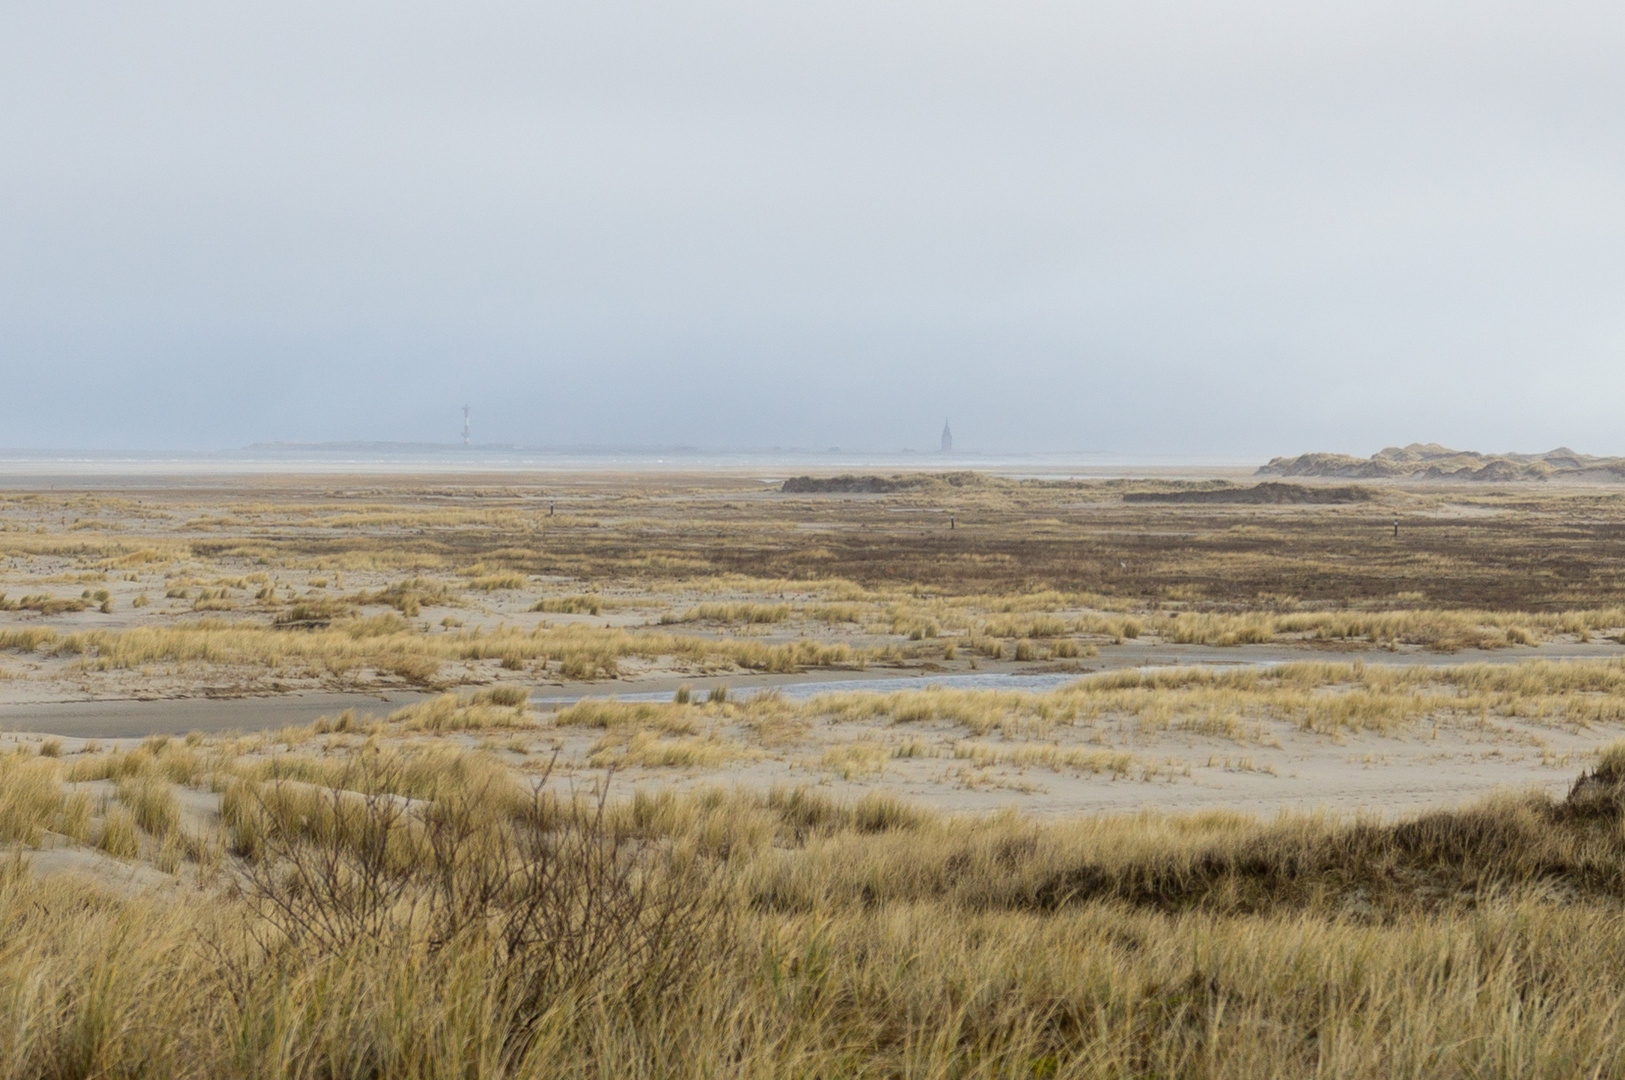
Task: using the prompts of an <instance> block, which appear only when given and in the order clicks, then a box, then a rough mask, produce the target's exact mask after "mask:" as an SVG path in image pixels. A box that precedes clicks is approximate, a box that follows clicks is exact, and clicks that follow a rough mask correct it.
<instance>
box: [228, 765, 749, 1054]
mask: <svg viewBox="0 0 1625 1080" xmlns="http://www.w3.org/2000/svg"><path fill="white" fill-rule="evenodd" d="M402 768H403V766H402V765H401V764H400V763H399V762H398V761H393V760H390V759H388V758H385V757H381V756H378V755H371V756H364V757H363V758H362V759H360V760H358V761H357V762H355V763H353V764H352V765H350V766H347V767H346V768H345V770H344V771H343V772H342V773H341V774H340V775H339V776H337V777H336V778H335V779H334V780H333V782H332V784H331V786H327V785H320V786H319V785H314V784H307V783H300V782H296V781H288V780H274V781H268V782H264V783H261V784H257V785H254V784H243V785H239V786H238V787H237V788H235V789H233V791H232V792H230V793H228V795H229V796H230V797H229V798H228V800H227V802H226V805H224V806H223V810H222V812H223V816H224V817H225V818H226V819H227V821H228V823H229V824H231V825H232V826H233V828H234V831H235V832H236V834H237V845H236V846H237V850H238V851H239V852H242V853H244V854H245V855H248V856H249V861H248V862H247V865H246V869H245V871H244V880H243V891H244V893H245V895H246V897H247V899H248V901H249V903H250V905H251V906H252V907H253V909H254V910H255V911H256V912H257V914H258V915H259V917H260V918H261V919H263V920H264V923H265V924H267V925H269V926H271V927H274V928H275V930H276V931H278V932H279V934H280V935H281V938H282V940H283V941H284V942H285V943H286V944H287V945H289V946H291V947H293V948H295V949H297V950H301V951H303V950H309V951H313V952H315V953H318V954H334V953H340V952H347V951H351V950H354V949H357V948H362V949H397V948H407V949H410V948H426V949H427V950H428V952H429V954H430V955H440V954H443V953H444V954H447V955H457V956H466V955H468V953H467V950H470V949H472V950H475V951H476V952H477V953H478V954H480V955H481V956H483V957H484V958H485V963H486V964H488V965H489V970H491V971H492V972H493V973H494V975H493V977H494V978H495V980H496V986H497V988H498V991H499V993H500V996H501V1000H502V1001H503V1002H504V1003H505V1010H506V1014H507V1016H508V1020H509V1025H510V1030H509V1032H508V1034H507V1036H506V1038H505V1052H506V1053H507V1055H508V1056H509V1058H510V1060H518V1059H519V1058H520V1057H522V1056H523V1055H524V1054H525V1053H526V1052H527V1051H528V1049H529V1046H530V1043H531V1040H532V1038H533V1035H534V1032H535V1030H536V1025H537V1024H538V1022H539V1021H540V1020H541V1019H542V1018H543V1017H544V1016H545V1015H546V1014H547V1013H548V1011H549V1010H550V1009H551V1008H552V1007H553V1006H554V1005H555V1004H556V1003H558V1002H559V1001H561V1000H563V999H565V998H566V997H570V996H574V995H578V994H582V993H590V992H592V991H594V990H603V991H613V992H614V994H615V996H616V998H617V1000H620V1001H623V1002H626V1003H628V1004H630V1005H636V1004H637V1003H646V1004H653V1003H656V1002H659V1001H660V1000H662V999H663V998H665V997H667V996H668V995H670V994H671V993H673V992H675V991H677V990H679V989H680V988H681V987H682V986H684V985H686V984H688V983H690V982H691V981H693V980H695V979H696V978H697V977H698V976H699V975H700V974H701V973H702V972H703V971H704V970H705V969H706V968H707V967H708V966H709V965H712V964H715V963H718V962H720V961H723V960H725V959H726V958H727V957H728V956H729V955H731V952H732V950H733V949H734V948H735V944H734V941H735V937H736V935H735V934H734V932H733V926H734V917H733V914H732V912H733V904H732V900H731V896H732V894H731V892H730V890H729V889H728V888H726V887H725V886H724V885H723V884H722V882H723V876H722V869H721V868H720V867H718V866H716V865H714V864H713V863H711V862H709V861H707V860H705V859H702V858H699V857H696V856H693V855H691V854H684V853H682V852H680V851H679V850H677V849H676V848H675V847H674V846H673V845H671V844H669V843H660V842H654V841H650V840H648V839H640V838H638V837H637V836H635V835H634V834H633V833H631V832H630V831H627V830H624V829H621V828H618V827H616V826H615V825H614V824H613V823H612V821H611V819H610V818H609V816H607V815H606V806H607V786H606V787H605V788H601V789H600V790H599V792H598V794H597V797H596V798H594V799H588V800H585V801H583V800H578V799H571V800H561V799H560V798H558V797H557V796H556V795H554V793H553V792H552V791H550V790H549V789H548V787H547V782H548V776H547V775H546V774H544V776H543V777H542V780H541V782H539V783H538V784H537V786H536V787H535V788H534V789H532V790H531V791H530V793H529V794H528V795H523V796H515V795H514V793H513V791H512V789H511V788H508V787H506V786H502V785H499V784H497V783H496V781H495V780H494V779H492V778H491V777H489V776H487V777H485V778H484V779H478V778H476V779H473V780H468V779H467V778H466V777H465V778H464V779H463V780H462V781H461V782H449V783H447V784H445V785H443V786H442V787H441V789H440V790H438V791H435V792H434V793H433V796H432V797H431V798H428V799H421V800H419V799H406V798H403V797H401V796H399V795H394V794H390V789H398V788H400V787H402V786H403V784H404V782H405V777H404V775H402V772H401V770H402Z"/></svg>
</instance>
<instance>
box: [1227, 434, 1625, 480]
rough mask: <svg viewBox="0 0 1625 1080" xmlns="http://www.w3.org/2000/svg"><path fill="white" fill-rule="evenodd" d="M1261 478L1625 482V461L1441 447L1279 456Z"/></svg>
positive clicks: (1565, 452)
mask: <svg viewBox="0 0 1625 1080" xmlns="http://www.w3.org/2000/svg"><path fill="white" fill-rule="evenodd" d="M1257 475H1259V476H1318V477H1347V478H1350V479H1381V478H1387V477H1392V478H1398V479H1405V480H1476V481H1501V482H1505V481H1512V480H1559V479H1565V480H1566V479H1573V480H1625V458H1617V457H1592V456H1591V455H1589V454H1581V453H1576V452H1575V451H1573V450H1570V449H1569V448H1568V447H1566V446H1560V447H1558V448H1557V449H1556V450H1548V451H1546V453H1544V454H1480V453H1478V452H1477V451H1476V450H1452V449H1450V448H1449V447H1447V446H1440V445H1439V444H1438V443H1411V445H1409V446H1390V447H1388V448H1387V449H1386V450H1379V451H1378V452H1377V453H1375V454H1372V455H1371V456H1370V457H1368V458H1357V457H1350V456H1349V455H1347V454H1300V455H1298V456H1297V457H1290V458H1287V457H1278V458H1275V459H1273V460H1271V461H1270V463H1269V464H1268V465H1265V466H1263V467H1262V468H1260V469H1259V470H1258V472H1257Z"/></svg>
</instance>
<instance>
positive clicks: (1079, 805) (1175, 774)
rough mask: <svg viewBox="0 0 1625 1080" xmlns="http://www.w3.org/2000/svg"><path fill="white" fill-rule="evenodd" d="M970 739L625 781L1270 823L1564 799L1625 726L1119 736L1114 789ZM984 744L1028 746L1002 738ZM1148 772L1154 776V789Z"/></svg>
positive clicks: (794, 752)
mask: <svg viewBox="0 0 1625 1080" xmlns="http://www.w3.org/2000/svg"><path fill="white" fill-rule="evenodd" d="M596 734H597V733H596V732H595V733H593V735H596ZM1082 734H1083V733H1081V732H1080V733H1078V735H1076V736H1074V737H1073V738H1072V739H1070V740H1068V739H1066V737H1065V736H1061V738H1060V741H1062V742H1063V744H1064V745H1074V746H1092V745H1093V744H1087V743H1085V742H1084V741H1083V739H1082ZM965 737H966V734H965V732H964V731H963V730H962V729H954V728H952V727H950V726H948V725H942V726H936V725H922V724H908V725H890V726H885V727H876V726H869V725H859V724H826V725H822V726H819V727H817V728H815V730H814V731H813V732H812V733H811V737H810V738H809V739H808V740H807V741H806V742H805V743H802V744H797V745H793V746H790V747H787V748H784V749H783V750H782V751H780V752H778V753H776V754H775V755H774V756H773V757H772V758H770V759H767V760H763V761H757V762H750V763H745V764H737V765H733V766H730V767H727V768H720V769H710V770H672V769H659V770H629V771H627V772H625V773H623V774H621V776H620V778H619V781H618V783H620V784H621V785H623V786H625V787H648V788H651V789H657V788H660V787H664V786H668V785H670V786H675V787H679V788H684V787H693V786H698V785H706V784H720V785H723V786H732V785H735V784H745V785H749V786H752V787H770V786H772V785H774V784H785V785H790V786H795V785H798V784H812V785H815V786H818V787H820V788H822V789H824V790H827V791H829V792H831V793H832V794H839V795H842V796H846V797H857V796H860V795H862V794H864V793H866V792H871V791H884V792H889V793H892V794H895V795H899V796H901V797H903V798H906V799H908V800H909V801H912V802H918V803H920V804H923V805H927V806H933V807H936V808H939V809H942V810H948V811H992V810H997V809H1002V808H1005V807H1015V808H1017V809H1020V810H1021V811H1023V812H1025V813H1031V814H1037V815H1041V816H1053V817H1061V816H1073V815H1081V814H1098V813H1129V812H1135V811H1140V810H1162V811H1181V812H1185V811H1201V810H1216V809H1224V810H1232V811H1239V812H1242V813H1248V814H1259V815H1266V816H1267V815H1272V814H1274V813H1277V812H1279V811H1283V810H1292V811H1313V810H1325V811H1329V812H1332V813H1335V814H1338V815H1350V814H1356V813H1366V814H1375V815H1380V816H1392V815H1396V814H1403V813H1407V812H1411V811H1415V810H1419V809H1423V808H1427V807H1437V806H1448V805H1459V804H1461V803H1463V802H1468V801H1472V800H1474V799H1478V798H1481V797H1484V796H1486V795H1489V794H1491V793H1493V792H1497V791H1506V790H1524V789H1529V788H1539V789H1541V790H1544V791H1548V792H1551V793H1553V794H1559V795H1560V794H1562V793H1563V792H1564V791H1566V790H1567V788H1568V786H1569V785H1570V784H1571V783H1572V782H1573V781H1574V779H1575V777H1576V776H1577V775H1578V774H1579V773H1580V771H1581V770H1582V769H1584V768H1585V767H1586V765H1587V764H1588V762H1589V760H1590V758H1591V756H1592V754H1593V752H1594V751H1595V750H1596V749H1597V748H1598V747H1599V746H1601V745H1603V744H1606V743H1608V742H1610V741H1612V740H1614V739H1618V738H1621V737H1625V728H1619V729H1615V728H1602V727H1599V728H1594V729H1592V730H1588V731H1582V732H1570V731H1565V730H1562V729H1558V728H1552V727H1545V726H1540V725H1533V724H1527V725H1526V724H1510V723H1503V722H1499V721H1492V722H1491V723H1490V724H1489V725H1487V726H1484V727H1478V726H1476V725H1474V726H1467V727H1440V728H1438V729H1437V730H1435V729H1434V728H1432V727H1431V726H1422V727H1419V728H1418V729H1417V730H1415V731H1412V732H1410V733H1408V734H1405V735H1402V736H1399V737H1384V736H1381V735H1376V734H1358V735H1346V736H1343V737H1341V738H1337V739H1334V738H1332V737H1329V736H1326V735H1319V734H1313V733H1306V732H1301V731H1299V730H1298V729H1297V728H1296V727H1295V726H1294V725H1292V724H1290V723H1275V724H1270V723H1267V722H1266V723H1265V724H1264V725H1263V731H1262V740H1263V741H1262V742H1261V743H1258V744H1250V745H1242V744H1238V743H1236V742H1234V741H1230V740H1227V739H1219V738H1204V737H1192V736H1188V735H1183V734H1182V735H1176V736H1170V737H1165V738H1159V739H1154V740H1136V739H1134V738H1131V737H1125V738H1121V739H1119V738H1108V741H1107V745H1106V746H1105V747H1103V748H1104V749H1110V750H1123V751H1127V752H1130V753H1132V754H1133V755H1134V756H1135V757H1136V759H1138V761H1139V762H1141V763H1143V764H1140V765H1136V766H1135V767H1134V768H1132V769H1131V770H1130V773H1129V774H1128V775H1127V776H1123V777H1119V778H1115V779H1114V778H1113V777H1112V776H1111V775H1110V774H1106V773H1102V774H1090V773H1080V772H1076V771H1067V770H1051V769H1048V768H1043V767H1036V766H1029V767H1024V768H1018V767H1014V766H1011V765H995V766H989V767H977V766H975V765H974V764H973V763H972V762H971V761H969V760H964V759H958V758H955V757H953V756H952V754H953V749H952V744H953V743H954V742H956V741H957V740H960V739H963V738H965ZM913 740H918V741H920V742H921V743H924V744H926V747H927V749H928V752H935V753H937V754H940V755H942V756H937V757H915V758H893V759H891V760H890V761H889V762H888V763H887V764H886V766H885V768H884V770H883V771H882V772H881V773H879V774H877V775H871V776H863V777H858V776H853V777H850V778H842V777H841V776H840V775H839V774H838V772H836V771H835V770H833V769H831V768H827V767H821V766H820V761H821V757H822V754H823V753H824V752H825V751H827V750H828V749H829V748H830V747H833V746H838V745H840V744H842V743H848V742H857V743H890V744H896V743H898V742H900V741H913ZM978 741H980V742H986V743H990V744H993V745H1003V746H1013V745H1019V744H1017V743H1008V742H1001V741H1000V740H998V739H997V738H989V739H985V740H978ZM1046 741H1047V740H1046ZM591 742H592V736H587V735H579V736H575V735H572V736H567V737H566V738H564V739H563V740H562V743H563V745H564V748H565V749H566V750H567V751H575V752H578V753H579V752H583V751H584V750H585V748H586V746H587V745H588V744H590V743H591ZM1144 765H1150V766H1152V771H1151V772H1150V774H1149V775H1148V776H1146V777H1145V778H1143V779H1142V776H1145V773H1144V770H1143V766H1144Z"/></svg>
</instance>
